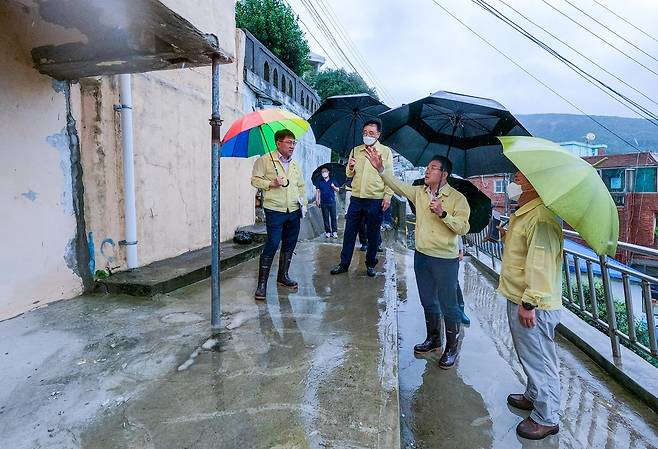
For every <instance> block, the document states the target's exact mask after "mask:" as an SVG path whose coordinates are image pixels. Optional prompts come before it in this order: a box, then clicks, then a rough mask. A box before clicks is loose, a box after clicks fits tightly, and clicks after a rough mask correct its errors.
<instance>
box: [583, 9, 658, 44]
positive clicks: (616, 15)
mask: <svg viewBox="0 0 658 449" xmlns="http://www.w3.org/2000/svg"><path fill="white" fill-rule="evenodd" d="M592 1H593V2H594V3H596V4H597V5H599V6H600V7H602V8H603V9H605V10H607V11H608V12H610V13H611V14H612V15H614V16H615V17H617V18H618V19H621V20H622V21H624V22H626V23H627V24H629V25H630V26H632V27H633V28H635V29H636V30H638V31H639V32H640V33H642V34H644V35H645V36H646V37H648V38H649V39H653V40H654V41H656V42H658V39H656V38H655V37H653V36H652V35H650V34H649V33H647V32H646V31H644V30H643V29H641V28H638V27H637V26H635V25H633V24H632V23H631V22H629V21H628V20H626V19H624V18H623V17H622V16H620V15H619V14H617V13H616V12H614V11H613V10H612V9H610V8H608V7H607V6H605V5H604V4H602V3H600V2H599V1H598V0H592Z"/></svg>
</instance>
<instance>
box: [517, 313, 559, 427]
mask: <svg viewBox="0 0 658 449" xmlns="http://www.w3.org/2000/svg"><path fill="white" fill-rule="evenodd" d="M519 307H521V306H520V305H518V304H514V303H513V302H512V301H507V319H508V320H509V327H510V331H511V332H512V341H513V342H514V348H515V349H516V353H517V355H518V356H519V361H520V362H521V366H522V367H523V371H524V372H525V374H526V376H527V377H528V385H527V387H526V390H525V393H524V396H525V397H526V399H529V400H531V401H533V402H534V403H535V409H534V410H533V411H532V413H531V414H530V417H531V418H532V419H533V420H535V422H537V423H539V424H541V425H544V426H554V425H556V424H558V423H559V422H560V416H559V412H560V364H559V361H558V358H557V351H556V347H555V327H556V326H557V325H558V323H559V322H560V311H559V310H539V309H535V313H536V317H537V324H536V325H535V326H534V327H533V328H531V329H528V328H525V327H523V326H522V325H521V323H520V322H519Z"/></svg>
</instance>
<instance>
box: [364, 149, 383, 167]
mask: <svg viewBox="0 0 658 449" xmlns="http://www.w3.org/2000/svg"><path fill="white" fill-rule="evenodd" d="M366 158H367V159H368V160H369V161H370V164H371V165H372V166H373V167H374V168H375V170H377V171H378V172H380V173H381V172H382V171H384V161H383V160H382V155H381V154H379V151H377V149H376V148H374V147H373V148H366Z"/></svg>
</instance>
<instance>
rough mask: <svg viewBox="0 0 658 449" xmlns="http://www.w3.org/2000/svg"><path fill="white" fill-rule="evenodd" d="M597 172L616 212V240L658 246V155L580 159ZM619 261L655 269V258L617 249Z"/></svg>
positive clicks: (646, 154) (642, 154)
mask: <svg viewBox="0 0 658 449" xmlns="http://www.w3.org/2000/svg"><path fill="white" fill-rule="evenodd" d="M583 159H585V160H586V161H587V162H589V163H590V164H592V166H594V167H596V169H597V170H598V171H599V173H600V175H601V178H602V179H603V182H604V183H605V185H606V186H607V187H608V190H610V193H611V195H612V198H613V199H614V201H615V203H616V204H617V210H618V211H619V240H621V241H624V242H629V243H633V244H636V245H641V246H648V247H651V248H658V238H657V236H656V233H657V232H658V230H657V224H658V222H657V216H658V185H657V180H658V175H657V173H658V154H656V153H639V152H636V153H628V154H608V155H599V156H592V157H585V158H583ZM617 256H618V257H619V258H620V259H621V260H622V261H624V262H626V263H630V264H631V265H634V266H637V267H638V268H646V269H647V270H649V271H651V272H654V273H655V272H658V260H650V259H646V258H640V257H639V256H637V255H636V256H634V257H633V259H632V260H631V259H630V255H629V254H625V252H620V254H618V255H617Z"/></svg>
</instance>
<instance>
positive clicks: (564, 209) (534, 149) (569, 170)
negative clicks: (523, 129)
mask: <svg viewBox="0 0 658 449" xmlns="http://www.w3.org/2000/svg"><path fill="white" fill-rule="evenodd" d="M499 140H500V142H501V143H502V144H503V154H504V155H505V156H506V157H507V158H509V159H510V160H511V161H512V162H513V163H514V165H516V167H518V169H519V170H520V171H521V173H523V174H524V175H525V177H526V178H528V181H530V183H531V184H532V186H533V187H534V188H535V190H537V193H539V196H540V197H541V199H542V201H544V204H545V205H546V207H548V208H549V209H550V210H551V211H553V212H554V213H555V214H556V215H557V216H559V217H560V218H562V219H563V220H564V221H566V222H567V223H569V225H570V226H571V227H572V228H574V229H575V230H576V231H578V233H579V234H580V236H581V237H582V238H583V239H584V240H585V241H586V242H587V244H588V245H589V246H590V247H591V248H592V249H593V250H594V251H595V252H596V254H598V255H600V256H602V255H605V254H607V255H609V256H614V255H615V253H616V252H617V240H618V239H619V215H618V213H617V206H615V203H614V201H613V200H612V197H611V196H610V192H608V189H607V188H606V186H605V184H604V183H603V180H602V179H601V177H600V176H599V174H598V173H597V171H596V170H595V169H594V167H592V166H591V165H590V164H588V163H587V162H585V161H584V160H583V159H581V158H579V157H578V156H575V155H573V154H572V153H570V152H569V151H567V150H565V149H564V148H562V147H561V146H559V145H557V144H556V143H553V142H551V141H549V140H544V139H538V138H535V137H499Z"/></svg>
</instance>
